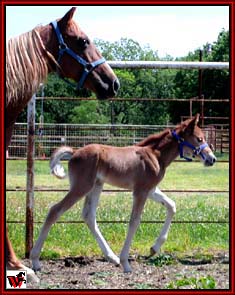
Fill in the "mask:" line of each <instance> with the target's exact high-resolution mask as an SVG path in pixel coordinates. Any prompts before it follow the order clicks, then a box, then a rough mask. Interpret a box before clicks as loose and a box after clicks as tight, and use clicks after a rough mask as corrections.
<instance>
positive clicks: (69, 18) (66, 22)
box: [59, 7, 76, 27]
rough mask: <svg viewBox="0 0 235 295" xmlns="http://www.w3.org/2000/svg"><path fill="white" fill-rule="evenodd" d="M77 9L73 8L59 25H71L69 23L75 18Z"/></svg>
mask: <svg viewBox="0 0 235 295" xmlns="http://www.w3.org/2000/svg"><path fill="white" fill-rule="evenodd" d="M75 10H76V7H72V8H71V9H70V10H69V11H68V12H67V13H66V14H65V15H64V16H63V17H62V18H61V19H60V20H59V23H60V24H61V26H65V27H66V25H67V24H68V23H69V21H70V20H71V19H72V18H73V15H74V12H75Z"/></svg>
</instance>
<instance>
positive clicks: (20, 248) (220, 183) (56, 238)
mask: <svg viewBox="0 0 235 295" xmlns="http://www.w3.org/2000/svg"><path fill="white" fill-rule="evenodd" d="M6 175H7V177H6V187H7V188H13V187H25V183H26V162H25V161H7V165H6ZM35 185H36V186H46V187H52V188H65V189H67V188H68V180H67V179H66V180H63V181H62V180H58V179H56V178H55V177H53V176H51V175H50V173H49V167H48V161H36V163H35ZM159 187H160V188H161V189H185V190H187V189H198V190H228V189H229V164H228V163H221V162H220V163H219V162H217V163H216V165H215V166H214V167H210V168H205V167H203V165H202V164H201V163H200V162H194V163H187V162H174V163H173V164H172V165H171V166H170V167H169V168H168V170H167V173H166V176H165V178H164V180H163V181H162V182H161V184H160V186H159ZM64 194H65V193H63V192H62V193H61V192H59V193H58V192H52V193H48V192H35V222H42V221H44V219H45V216H46V214H47V212H48V209H49V207H50V206H51V205H52V204H54V203H55V202H56V201H58V200H60V199H61V198H63V196H64ZM6 195H7V212H6V214H7V220H17V221H24V220H25V192H7V193H6ZM167 195H168V196H169V197H170V198H172V199H173V200H174V201H175V202H176V205H177V213H176V216H175V217H174V222H175V223H173V224H172V227H171V229H170V233H169V237H168V240H167V241H166V243H165V244H164V247H163V249H162V250H163V251H165V252H173V251H174V253H179V255H180V253H184V252H192V251H195V250H200V251H203V253H205V252H206V253H210V252H211V251H214V250H226V249H228V247H229V225H228V223H212V224H211V223H188V222H190V221H201V222H202V221H215V222H216V221H222V222H224V221H225V222H226V221H228V220H229V194H228V193H167ZM131 204H132V198H131V194H130V193H124V192H119V193H108V194H107V193H103V195H102V196H101V200H100V205H99V207H98V211H97V220H104V221H111V220H115V221H128V220H129V215H130V210H131ZM82 205H83V201H81V202H79V203H77V204H76V205H75V206H74V207H73V208H72V209H71V210H70V211H68V212H66V213H65V214H64V215H63V216H62V217H61V219H60V221H79V220H81V210H82ZM165 215H166V211H165V209H164V208H163V206H161V205H160V204H156V203H154V202H153V201H151V200H148V201H147V203H146V206H145V209H144V213H143V216H142V220H143V221H163V220H164V219H165ZM184 221H185V222H186V223H181V222H184ZM178 222H180V223H178ZM99 226H100V229H101V231H102V233H103V234H104V236H105V238H106V239H107V241H108V242H109V244H110V245H111V247H112V248H113V250H114V251H115V252H116V253H117V254H118V253H119V252H120V250H121V247H122V245H123V242H124V239H125V235H126V231H127V224H126V223H122V224H117V223H115V224H112V223H110V224H103V223H101V224H100V225H99ZM161 226H162V223H147V224H146V223H142V224H141V225H140V227H139V229H138V231H137V234H136V236H135V239H134V241H133V244H132V247H131V249H132V250H131V253H132V254H134V253H138V254H143V255H147V254H148V253H149V248H150V246H152V244H153V243H154V241H155V239H156V237H157V236H158V234H159V232H160V228H161ZM40 228H41V224H40V223H39V224H38V223H36V224H35V239H36V238H37V237H38V234H39V230H40ZM9 233H10V237H11V238H12V239H11V240H12V241H13V243H14V249H15V250H16V252H17V255H18V256H20V257H23V255H24V239H25V238H24V234H25V225H24V224H21V223H17V224H15V223H10V224H9ZM67 255H88V256H92V255H101V251H100V249H99V247H98V245H97V243H96V241H95V240H94V238H93V236H92V235H91V234H90V232H89V230H88V229H87V227H86V226H85V225H84V224H67V223H57V224H55V225H54V226H53V227H52V229H51V231H50V233H49V236H48V238H47V240H46V242H45V245H44V248H43V252H42V256H43V257H47V258H53V257H61V256H67Z"/></svg>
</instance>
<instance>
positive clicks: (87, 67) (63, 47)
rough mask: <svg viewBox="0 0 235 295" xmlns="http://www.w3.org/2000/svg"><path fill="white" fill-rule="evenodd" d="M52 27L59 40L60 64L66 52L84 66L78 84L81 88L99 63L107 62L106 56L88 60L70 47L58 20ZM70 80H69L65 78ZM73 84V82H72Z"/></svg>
mask: <svg viewBox="0 0 235 295" xmlns="http://www.w3.org/2000/svg"><path fill="white" fill-rule="evenodd" d="M51 25H52V27H53V28H54V30H55V33H56V36H57V39H58V42H59V56H58V59H57V62H58V64H60V61H61V58H62V56H63V55H64V53H67V54H69V55H71V56H72V57H73V58H74V59H75V60H76V61H77V62H78V63H79V64H80V65H82V66H83V72H82V76H81V78H80V80H79V81H78V84H77V89H80V88H82V87H83V84H84V82H85V80H86V78H87V76H88V75H89V74H90V73H91V72H92V71H93V70H94V69H95V68H96V67H97V66H99V65H101V64H103V63H105V58H104V57H102V58H100V59H98V60H96V61H94V62H91V63H89V62H86V61H85V59H83V58H82V57H81V56H79V55H77V54H76V53H75V52H74V51H73V50H72V49H70V48H69V47H68V46H67V44H66V43H65V42H64V39H63V36H62V34H61V32H60V29H59V27H58V23H57V21H53V22H51ZM65 81H66V82H68V81H67V80H65ZM70 84H71V83H70Z"/></svg>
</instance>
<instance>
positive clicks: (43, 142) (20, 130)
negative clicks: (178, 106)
mask: <svg viewBox="0 0 235 295" xmlns="http://www.w3.org/2000/svg"><path fill="white" fill-rule="evenodd" d="M168 127H169V128H173V127H174V126H172V125H96V124H92V125H82V124H43V126H42V125H40V124H36V126H35V129H36V131H35V132H36V134H35V158H36V159H43V158H49V157H50V155H51V154H52V152H53V151H54V149H56V148H58V147H60V146H62V145H69V146H71V147H74V148H79V147H83V146H85V145H87V144H90V143H100V144H107V145H114V146H128V145H134V144H136V143H137V142H140V141H141V140H142V139H144V138H145V137H147V136H149V135H150V134H153V133H159V132H161V131H162V130H164V129H165V128H168ZM203 131H204V134H205V137H206V140H207V142H208V143H212V144H213V146H214V147H215V151H218V152H222V153H223V152H228V151H229V130H228V129H227V127H224V126H223V125H209V126H206V127H205V128H204V129H203ZM26 156H27V124H26V123H17V124H15V128H14V132H13V136H12V141H11V145H10V146H9V149H8V157H9V158H26Z"/></svg>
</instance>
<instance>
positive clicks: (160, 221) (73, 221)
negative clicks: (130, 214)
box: [7, 220, 229, 224]
mask: <svg viewBox="0 0 235 295" xmlns="http://www.w3.org/2000/svg"><path fill="white" fill-rule="evenodd" d="M164 222H165V221H164V220H143V221H141V223H142V224H155V223H164ZM7 223H9V224H12V223H13V224H14V223H17V224H18V223H19V224H25V221H23V220H21V221H16V220H7ZM42 223H44V221H34V224H42ZM56 223H58V224H83V223H85V222H84V221H83V220H64V221H63V220H60V221H56ZM97 223H101V224H113V223H115V224H117V223H120V224H128V223H129V220H97ZM171 223H178V224H179V223H185V224H190V223H193V224H203V223H205V224H217V223H221V224H224V223H229V221H228V220H201V221H200V220H191V221H190V220H173V221H172V222H171Z"/></svg>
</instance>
